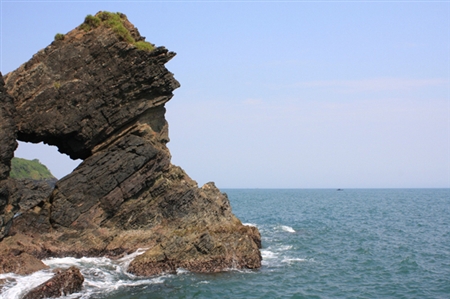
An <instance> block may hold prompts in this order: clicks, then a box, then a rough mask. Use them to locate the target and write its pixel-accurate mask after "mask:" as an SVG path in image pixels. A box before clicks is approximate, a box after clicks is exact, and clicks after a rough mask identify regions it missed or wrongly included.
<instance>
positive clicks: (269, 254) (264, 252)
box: [261, 249, 278, 260]
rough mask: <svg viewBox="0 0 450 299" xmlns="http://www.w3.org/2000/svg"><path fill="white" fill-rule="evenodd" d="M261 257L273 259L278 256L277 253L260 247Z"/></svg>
mask: <svg viewBox="0 0 450 299" xmlns="http://www.w3.org/2000/svg"><path fill="white" fill-rule="evenodd" d="M261 257H262V258H263V260H268V259H274V258H277V257H278V254H276V253H275V252H273V251H270V250H268V249H261Z"/></svg>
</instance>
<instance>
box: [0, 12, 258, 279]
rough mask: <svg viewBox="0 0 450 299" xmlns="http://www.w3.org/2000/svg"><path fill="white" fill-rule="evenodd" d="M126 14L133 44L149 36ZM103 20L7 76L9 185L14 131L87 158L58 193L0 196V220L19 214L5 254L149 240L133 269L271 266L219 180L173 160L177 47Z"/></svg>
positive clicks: (128, 247)
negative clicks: (171, 111)
mask: <svg viewBox="0 0 450 299" xmlns="http://www.w3.org/2000/svg"><path fill="white" fill-rule="evenodd" d="M119 16H120V18H121V22H122V23H123V25H124V27H125V28H126V29H127V30H128V32H129V34H130V35H131V36H132V38H133V40H134V41H136V42H143V41H144V37H142V36H141V35H140V34H139V31H138V30H137V29H136V28H135V27H134V26H133V25H132V24H131V23H130V22H129V21H128V20H127V19H126V17H125V16H124V15H121V14H119ZM97 17H99V18H100V19H101V20H103V21H104V22H102V23H100V24H96V26H92V28H90V29H88V30H87V29H86V27H78V28H75V29H74V30H72V31H70V32H69V33H67V34H66V35H65V36H64V39H62V38H60V39H58V40H57V41H54V42H52V43H51V44H50V45H49V46H48V47H46V48H45V49H43V50H41V51H39V52H38V53H36V54H35V55H34V56H33V58H32V59H31V60H30V61H28V62H26V63H25V64H23V65H22V66H20V67H19V68H18V69H17V70H15V71H13V72H11V73H9V74H7V75H6V76H5V88H6V90H3V89H2V93H1V95H2V98H1V99H0V100H1V101H2V105H3V103H12V102H11V98H12V99H14V105H10V106H11V107H10V108H5V109H3V107H9V106H2V110H1V111H2V114H1V115H0V116H1V117H2V118H0V126H2V127H1V128H2V130H1V131H0V132H6V133H5V134H6V135H5V134H4V135H5V136H6V137H5V136H3V135H0V141H1V140H6V141H7V143H6V144H8V147H3V146H2V148H1V153H0V157H1V160H0V162H2V163H3V164H1V165H0V167H1V168H0V170H1V172H0V175H2V173H3V176H2V177H0V179H1V182H4V181H8V180H10V179H7V178H6V177H5V174H7V173H8V171H9V169H8V161H10V159H11V157H12V152H13V151H14V149H15V146H16V144H15V138H16V135H15V134H17V139H18V140H21V141H26V142H35V143H37V142H44V143H47V144H51V145H55V146H57V147H58V149H59V151H60V152H61V153H64V154H67V155H69V156H70V157H71V158H73V159H78V158H79V159H82V160H83V162H82V163H81V164H80V165H79V166H78V167H77V168H76V169H75V170H74V171H73V172H72V173H71V174H69V175H67V176H66V177H64V178H63V179H61V180H59V181H58V182H57V183H56V186H55V188H54V189H53V190H50V191H48V189H45V188H44V187H43V186H42V187H41V188H36V187H35V188H34V190H35V191H34V193H33V192H31V193H30V192H29V191H23V189H24V188H25V189H27V188H28V189H30V187H26V185H27V184H24V183H21V184H19V185H17V184H16V185H14V186H15V187H14V186H13V187H11V188H16V189H15V190H16V192H15V193H17V194H22V195H23V194H25V195H23V196H17V195H16V196H12V197H13V199H14V200H16V201H17V202H16V203H14V205H11V208H5V207H6V205H5V204H3V202H4V200H3V199H2V198H3V197H0V200H3V201H2V202H1V203H2V204H0V213H1V217H3V218H5V219H7V221H9V222H8V225H6V226H8V227H7V228H8V229H7V230H6V229H4V230H3V231H4V232H5V233H4V235H3V236H2V235H1V234H0V239H1V238H2V237H4V238H3V240H2V241H1V242H0V252H11V251H14V252H21V253H22V252H24V253H27V254H30V255H32V256H34V257H37V258H47V257H56V256H58V257H61V256H75V257H81V256H104V255H106V256H110V257H119V256H121V255H123V254H125V253H131V252H133V251H135V250H137V249H138V248H145V249H146V252H145V253H144V254H142V255H140V256H138V257H137V258H136V259H135V260H134V261H132V262H131V264H130V267H129V271H130V272H132V273H134V274H136V275H145V276H148V275H156V274H160V273H163V272H174V271H176V269H177V268H179V267H182V268H185V269H187V270H191V271H196V272H216V271H222V270H225V269H229V268H249V269H254V268H258V267H260V265H261V255H260V251H259V248H260V245H261V241H260V234H259V232H258V230H257V229H256V228H254V227H249V226H244V225H243V224H242V223H241V222H240V221H239V219H237V218H236V217H235V216H234V215H233V213H232V211H231V207H230V203H229V200H228V198H227V196H226V194H224V193H221V192H220V190H219V189H217V188H216V186H215V185H214V183H208V184H205V185H204V186H202V187H200V188H199V187H198V186H197V183H196V182H195V181H193V180H192V179H191V178H190V177H189V176H188V175H187V174H186V173H185V172H184V171H183V170H182V169H181V168H180V167H177V166H174V165H172V164H171V162H170V159H171V155H170V152H169V149H168V148H167V143H168V142H169V136H168V124H167V121H166V119H165V111H166V110H165V103H167V101H169V100H170V99H171V98H172V96H173V93H172V92H173V90H174V89H176V88H178V87H179V86H180V85H179V83H178V82H177V81H176V80H175V79H174V77H173V74H172V73H170V72H169V71H168V70H167V69H166V67H165V66H164V64H165V63H166V62H168V61H169V60H170V59H172V58H173V57H174V56H175V53H173V52H170V51H168V50H167V49H165V48H164V47H155V48H153V49H150V50H141V49H139V48H138V47H136V43H135V42H133V41H130V39H129V38H128V40H124V37H123V36H122V35H120V34H117V31H114V30H113V29H111V28H109V27H108V26H106V25H105V24H106V22H107V17H108V14H104V13H103V14H101V13H100V14H97ZM6 92H7V93H6ZM5 111H6V112H5ZM8 113H9V114H8ZM5 114H7V115H8V117H7V119H6V118H5V117H4V115H5ZM11 115H13V117H12V118H11ZM5 119H6V120H5ZM4 127H5V128H9V129H7V130H5V131H4V129H3V128H4ZM13 183H14V182H13ZM0 187H1V185H0ZM11 188H10V189H11ZM10 189H8V190H10ZM44 189H45V190H44ZM1 190H2V189H1ZM20 190H22V191H20ZM39 190H40V191H39ZM46 190H47V191H46ZM1 192H2V193H0V196H3V195H1V194H3V193H5V192H4V191H1ZM39 192H40V193H39ZM6 193H7V192H6ZM30 194H31V195H30ZM38 194H41V195H38ZM8 198H10V197H8ZM21 198H28V200H27V202H26V203H24V202H22V203H21ZM29 198H32V200H30V199H29ZM13 206H14V208H13ZM9 210H11V211H9ZM13 210H14V211H13ZM19 210H20V212H19V213H16V214H15V215H16V217H15V218H14V219H12V213H15V212H17V211H19ZM10 218H11V219H10ZM8 219H9V220H8ZM3 223H5V221H3ZM3 223H2V225H3V226H1V227H6V226H5V224H3ZM1 227H0V228H1Z"/></svg>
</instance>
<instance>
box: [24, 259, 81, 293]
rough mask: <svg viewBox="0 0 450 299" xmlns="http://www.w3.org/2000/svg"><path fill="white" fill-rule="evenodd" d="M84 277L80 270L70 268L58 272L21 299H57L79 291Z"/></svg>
mask: <svg viewBox="0 0 450 299" xmlns="http://www.w3.org/2000/svg"><path fill="white" fill-rule="evenodd" d="M83 282H84V277H83V275H82V274H81V272H80V269H78V268H76V267H73V266H72V267H70V268H69V269H67V270H61V271H58V272H57V273H56V274H55V275H54V276H53V277H52V278H50V279H49V280H47V281H46V282H44V283H42V284H41V285H39V286H37V287H35V288H34V289H32V290H31V291H30V292H28V293H27V294H26V295H25V296H24V297H23V298H22V299H41V298H58V297H61V296H67V295H70V294H72V293H76V292H79V291H81V289H82V287H83Z"/></svg>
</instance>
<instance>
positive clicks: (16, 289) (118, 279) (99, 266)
mask: <svg viewBox="0 0 450 299" xmlns="http://www.w3.org/2000/svg"><path fill="white" fill-rule="evenodd" d="M145 250H146V249H139V250H137V251H135V252H133V253H131V254H129V255H125V256H124V257H122V258H120V259H118V260H111V259H109V258H106V257H98V258H94V257H82V258H74V257H65V258H50V259H46V260H43V263H45V264H46V265H47V266H49V267H50V269H47V270H42V271H38V272H35V273H33V274H31V275H25V276H21V275H16V274H12V273H9V274H0V279H4V280H6V283H5V284H4V285H3V288H2V292H1V293H0V298H1V299H19V298H21V297H23V296H24V295H25V294H26V293H28V292H29V291H30V290H31V289H33V288H35V287H37V286H38V285H40V284H42V283H43V282H45V281H47V280H48V279H50V278H51V277H52V276H53V274H54V273H53V272H52V270H53V269H56V268H68V267H70V266H76V267H78V268H79V269H80V271H81V273H82V274H83V276H84V284H83V285H84V286H83V290H82V292H81V293H76V294H72V295H70V296H67V297H64V298H67V299H69V298H83V299H87V298H94V297H95V296H98V295H99V294H105V293H112V292H114V291H116V290H119V289H122V288H127V287H137V286H146V285H149V284H161V283H163V282H164V281H165V279H166V278H167V277H169V276H170V275H162V276H158V277H153V278H142V277H136V276H134V275H132V274H130V273H128V272H126V270H127V268H128V266H129V264H130V262H131V261H132V260H133V259H134V258H135V257H136V256H138V255H140V254H142V253H144V252H145ZM177 272H180V273H182V270H180V271H177Z"/></svg>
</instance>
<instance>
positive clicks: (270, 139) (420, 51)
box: [0, 0, 450, 188]
mask: <svg viewBox="0 0 450 299" xmlns="http://www.w3.org/2000/svg"><path fill="white" fill-rule="evenodd" d="M99 10H107V11H113V12H116V11H120V12H123V13H125V14H126V15H127V16H128V18H129V20H130V21H131V22H132V23H133V24H135V26H137V27H138V29H139V30H140V32H141V34H142V35H143V36H146V37H147V40H148V41H150V42H152V43H154V44H156V45H158V46H165V47H167V48H168V49H169V50H171V51H174V52H176V53H177V56H176V57H175V58H174V59H173V60H172V61H170V62H169V63H168V64H167V67H168V69H169V70H170V71H171V72H173V73H174V75H175V78H176V79H177V80H178V81H179V82H180V83H181V88H179V89H178V90H176V91H175V96H174V98H173V99H172V100H171V101H170V102H169V103H168V104H167V115H166V116H167V119H168V121H169V125H170V138H171V142H170V143H169V144H168V146H169V149H170V150H171V153H172V156H173V158H172V162H173V163H174V164H175V165H179V166H181V167H182V168H183V169H185V170H186V172H187V173H188V174H189V175H190V176H191V177H192V178H193V179H195V180H196V181H197V182H198V183H199V184H200V185H202V184H203V183H206V182H208V181H215V182H216V184H217V186H218V187H221V188H229V187H237V188H253V187H257V188H383V187H387V188H402V187H418V188H423V187H447V188H448V187H450V81H449V80H450V3H449V2H448V1H423V2H421V1H340V2H338V1H284V2H283V1H17V0H14V1H6V0H3V1H1V59H0V60H1V64H0V70H1V71H2V73H4V74H6V73H8V72H10V71H12V70H14V69H16V68H17V67H19V66H20V64H22V63H24V62H26V61H27V60H28V59H30V58H31V56H32V55H33V54H34V53H36V52H37V51H38V50H40V49H42V48H44V47H46V46H47V45H48V44H49V43H51V42H52V40H53V37H54V35H55V34H56V33H58V32H59V33H66V32H68V31H70V30H71V29H73V28H74V27H76V26H77V25H79V24H80V23H82V22H83V20H84V17H85V16H86V15H87V14H95V13H96V12H98V11H99ZM16 156H19V157H25V158H38V159H40V160H41V161H42V162H43V163H45V164H47V165H48V166H49V167H50V169H51V171H52V172H53V173H54V174H55V175H56V176H58V177H61V176H63V175H65V174H67V173H69V172H70V171H71V169H72V168H73V167H75V166H76V164H75V165H74V164H71V163H69V161H68V158H66V157H63V156H62V155H60V154H59V153H57V152H56V151H50V149H49V147H46V146H41V147H37V146H30V145H28V144H21V145H20V147H19V149H18V151H17V152H16ZM58 156H60V157H58Z"/></svg>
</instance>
